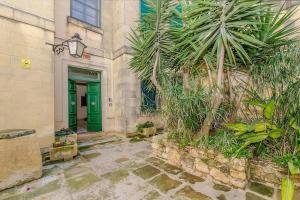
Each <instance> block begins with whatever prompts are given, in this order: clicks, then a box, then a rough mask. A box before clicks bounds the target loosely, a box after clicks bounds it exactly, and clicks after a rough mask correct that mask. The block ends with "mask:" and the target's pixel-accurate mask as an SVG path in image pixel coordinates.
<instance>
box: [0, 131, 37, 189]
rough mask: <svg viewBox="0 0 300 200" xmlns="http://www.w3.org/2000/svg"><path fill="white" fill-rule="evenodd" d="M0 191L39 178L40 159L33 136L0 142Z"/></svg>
mask: <svg viewBox="0 0 300 200" xmlns="http://www.w3.org/2000/svg"><path fill="white" fill-rule="evenodd" d="M0 163H1V170H0V191H1V190H3V189H5V188H9V187H13V186H15V185H19V184H22V183H24V182H28V181H31V180H33V179H37V178H40V177H41V176H42V158H41V153H40V148H39V145H38V142H37V140H36V136H35V135H28V136H22V137H17V138H13V139H1V140H0Z"/></svg>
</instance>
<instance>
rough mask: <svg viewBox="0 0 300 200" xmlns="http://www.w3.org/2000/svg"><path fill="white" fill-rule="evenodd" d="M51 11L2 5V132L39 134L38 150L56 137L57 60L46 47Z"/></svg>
mask: <svg viewBox="0 0 300 200" xmlns="http://www.w3.org/2000/svg"><path fill="white" fill-rule="evenodd" d="M24 5H26V6H24ZM47 9H49V10H50V11H51V10H53V0H49V1H39V0H33V1H25V0H21V1H19V0H9V1H8V0H3V1H1V2H0V30H1V31H0V43H1V45H0V129H16V128H19V129H24V128H25V129H35V130H36V133H37V138H38V141H39V144H40V147H46V146H49V145H50V143H51V142H52V141H53V135H54V134H53V132H54V120H53V119H54V87H53V86H54V81H53V77H54V76H53V54H52V49H51V47H50V48H49V46H47V45H45V43H46V42H49V43H53V42H54V16H53V12H50V11H49V10H47ZM33 10H35V11H33ZM46 10H47V11H46ZM22 59H28V60H29V61H30V62H31V64H30V65H29V66H28V68H26V69H25V68H23V67H22V64H21V61H22Z"/></svg>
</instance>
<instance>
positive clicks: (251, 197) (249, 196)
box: [246, 192, 266, 200]
mask: <svg viewBox="0 0 300 200" xmlns="http://www.w3.org/2000/svg"><path fill="white" fill-rule="evenodd" d="M246 200H266V199H264V198H262V197H259V196H257V195H255V194H253V193H251V192H247V193H246Z"/></svg>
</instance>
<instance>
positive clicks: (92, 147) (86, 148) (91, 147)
mask: <svg viewBox="0 0 300 200" xmlns="http://www.w3.org/2000/svg"><path fill="white" fill-rule="evenodd" d="M94 146H95V145H93V144H89V145H84V146H79V147H78V151H81V152H84V151H90V150H93V149H94V148H95V147H94Z"/></svg>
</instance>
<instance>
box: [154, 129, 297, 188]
mask: <svg viewBox="0 0 300 200" xmlns="http://www.w3.org/2000/svg"><path fill="white" fill-rule="evenodd" d="M152 148H153V153H154V154H155V155H156V156H158V157H161V158H163V159H165V160H167V161H168V162H169V163H171V164H173V165H176V166H178V167H181V168H183V169H184V170H186V171H189V172H190V173H193V174H196V175H199V176H206V177H211V178H212V179H214V180H216V181H219V182H221V183H224V184H227V185H231V186H232V187H237V188H245V187H246V185H247V183H248V182H250V181H255V182H261V183H266V184H272V185H275V186H279V185H280V184H281V180H282V178H283V177H284V176H286V175H287V169H286V168H282V167H279V166H277V165H275V164H274V163H271V162H267V161H255V160H248V159H245V158H241V159H237V158H225V157H224V156H223V154H222V153H220V152H217V151H214V150H211V149H200V148H197V147H191V146H189V147H186V148H179V146H178V145H177V144H176V143H174V142H172V141H168V140H167V139H166V138H165V136H163V135H160V136H156V137H154V138H153V142H152ZM295 184H296V185H298V186H299V185H300V178H299V176H296V177H295Z"/></svg>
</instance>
